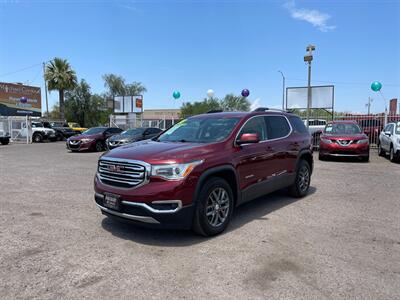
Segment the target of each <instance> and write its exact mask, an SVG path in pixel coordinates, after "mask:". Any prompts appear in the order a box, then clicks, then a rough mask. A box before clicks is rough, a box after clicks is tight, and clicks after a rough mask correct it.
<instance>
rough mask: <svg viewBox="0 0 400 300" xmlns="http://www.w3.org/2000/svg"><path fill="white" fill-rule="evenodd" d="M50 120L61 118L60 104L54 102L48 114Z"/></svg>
mask: <svg viewBox="0 0 400 300" xmlns="http://www.w3.org/2000/svg"><path fill="white" fill-rule="evenodd" d="M46 117H47V118H48V119H50V120H60V119H61V118H60V106H59V105H58V104H54V105H53V107H52V109H51V110H50V111H49V115H48V116H46Z"/></svg>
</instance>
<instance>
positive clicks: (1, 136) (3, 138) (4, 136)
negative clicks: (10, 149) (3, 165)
mask: <svg viewBox="0 0 400 300" xmlns="http://www.w3.org/2000/svg"><path fill="white" fill-rule="evenodd" d="M0 143H1V144H2V145H8V144H9V143H10V134H9V133H8V132H6V131H5V130H3V129H1V128H0Z"/></svg>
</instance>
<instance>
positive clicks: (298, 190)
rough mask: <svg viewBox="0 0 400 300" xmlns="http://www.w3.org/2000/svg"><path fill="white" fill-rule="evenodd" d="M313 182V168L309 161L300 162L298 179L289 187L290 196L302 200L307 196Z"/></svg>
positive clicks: (297, 173)
mask: <svg viewBox="0 0 400 300" xmlns="http://www.w3.org/2000/svg"><path fill="white" fill-rule="evenodd" d="M310 182H311V168H310V165H309V164H308V162H307V161H305V160H303V159H302V160H300V161H299V164H298V166H297V171H296V178H295V181H294V183H293V184H292V185H291V186H290V187H289V195H290V196H292V197H296V198H301V197H304V196H305V195H307V193H308V189H309V188H310Z"/></svg>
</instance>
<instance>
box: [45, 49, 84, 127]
mask: <svg viewBox="0 0 400 300" xmlns="http://www.w3.org/2000/svg"><path fill="white" fill-rule="evenodd" d="M44 78H45V80H46V81H47V86H48V88H49V91H54V90H58V95H59V101H60V117H61V119H62V120H64V119H65V105H64V92H65V91H68V90H72V89H73V88H74V87H75V86H76V84H77V79H76V74H75V71H74V70H72V69H71V66H70V64H69V63H68V61H67V60H66V59H62V58H58V57H56V58H54V59H53V60H52V61H50V63H49V64H48V65H47V66H46V71H45V74H44Z"/></svg>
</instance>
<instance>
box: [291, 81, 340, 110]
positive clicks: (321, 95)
mask: <svg viewBox="0 0 400 300" xmlns="http://www.w3.org/2000/svg"><path fill="white" fill-rule="evenodd" d="M334 90H335V89H334V86H333V85H325V86H312V87H311V106H310V108H322V109H333V106H334V94H335V92H334ZM307 94H308V88H307V87H306V86H305V87H288V88H286V108H287V109H293V108H298V109H306V108H307Z"/></svg>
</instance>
